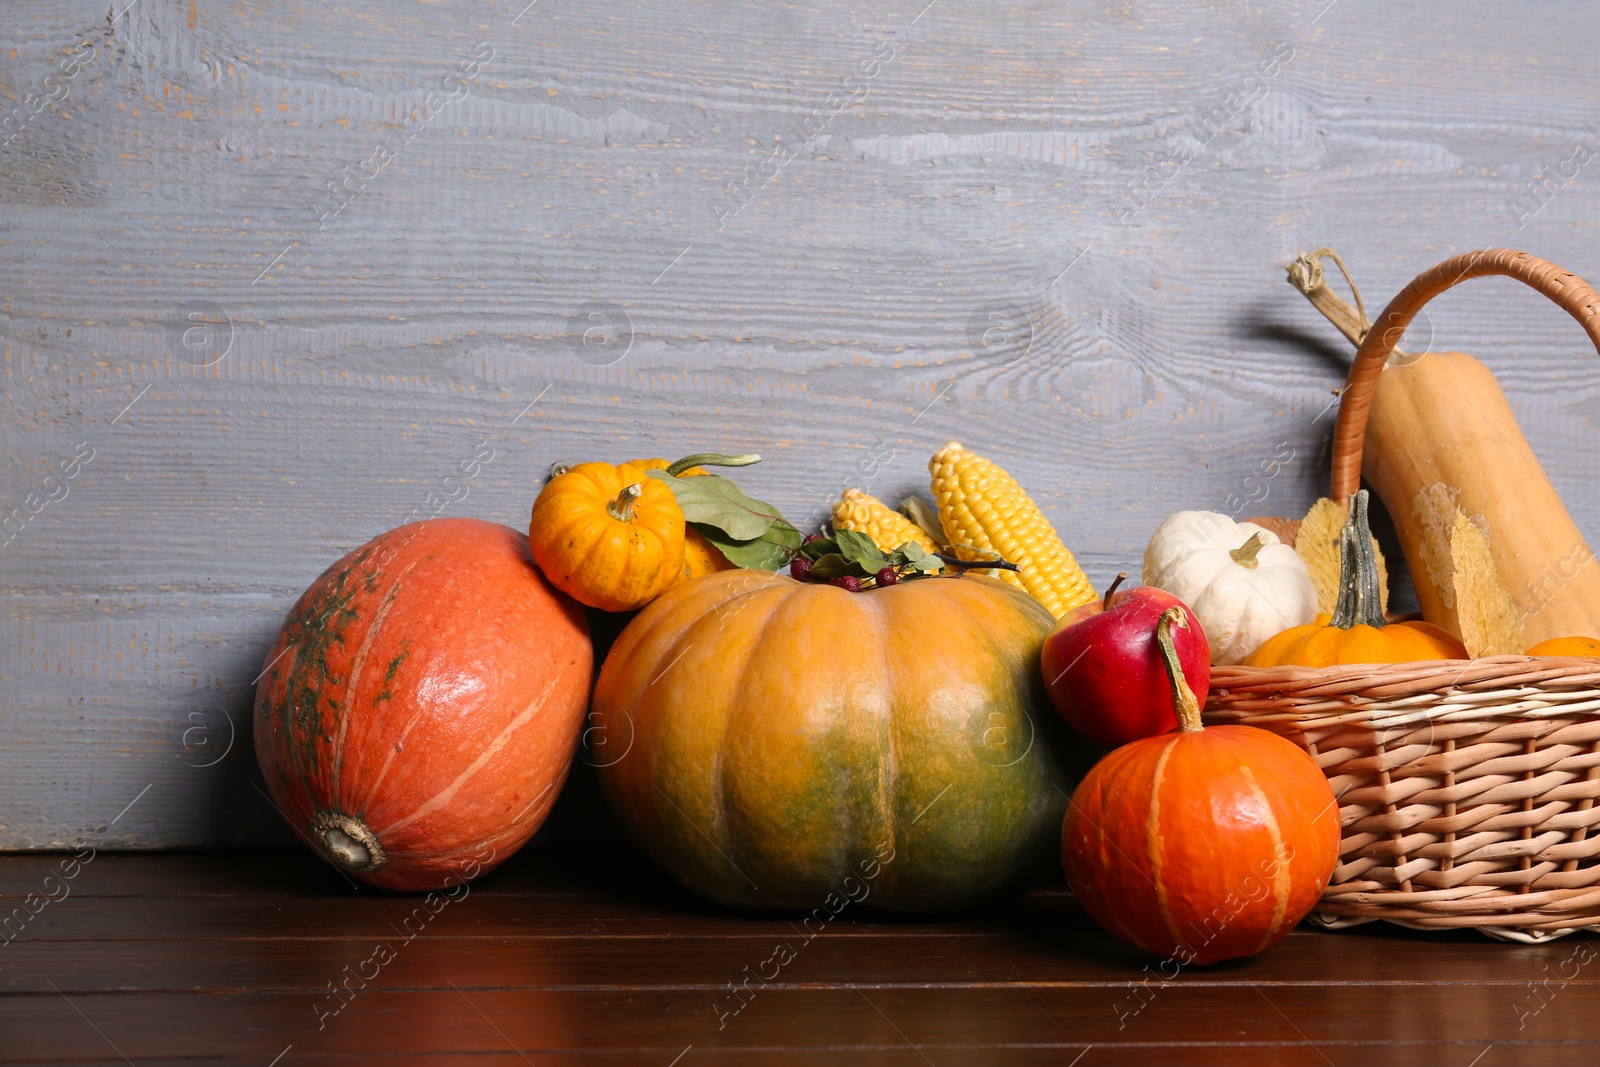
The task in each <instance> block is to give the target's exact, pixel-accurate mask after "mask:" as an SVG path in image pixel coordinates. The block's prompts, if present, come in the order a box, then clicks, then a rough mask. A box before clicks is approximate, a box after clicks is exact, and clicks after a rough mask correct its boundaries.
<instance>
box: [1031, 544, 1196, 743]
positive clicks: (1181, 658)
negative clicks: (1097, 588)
mask: <svg viewBox="0 0 1600 1067" xmlns="http://www.w3.org/2000/svg"><path fill="white" fill-rule="evenodd" d="M1126 577H1127V575H1126V574H1122V575H1119V576H1118V577H1117V580H1116V581H1115V582H1113V583H1112V584H1111V588H1110V589H1108V590H1106V595H1105V599H1104V600H1100V601H1095V602H1093V603H1090V604H1085V605H1083V606H1082V607H1079V608H1074V609H1073V610H1072V611H1069V612H1068V613H1067V614H1066V615H1065V616H1063V617H1062V619H1061V621H1060V622H1058V623H1056V628H1055V629H1054V630H1052V631H1051V632H1050V636H1049V637H1047V638H1045V640H1044V651H1043V652H1042V653H1041V659H1042V661H1043V667H1044V681H1045V685H1046V687H1047V688H1048V689H1049V691H1050V700H1051V702H1052V703H1053V704H1055V706H1056V710H1057V711H1059V712H1060V713H1061V717H1062V718H1063V719H1065V720H1067V723H1068V725H1070V726H1072V727H1073V729H1075V730H1077V731H1078V732H1079V733H1081V734H1083V735H1084V736H1085V737H1087V738H1089V740H1091V741H1093V742H1095V743H1096V744H1099V745H1104V746H1105V747H1107V748H1116V747H1117V746H1118V745H1125V744H1127V743H1128V742H1129V741H1137V740H1138V739H1139V738H1141V737H1154V736H1155V735H1157V734H1164V733H1166V732H1167V731H1169V730H1171V729H1173V728H1174V727H1176V726H1177V725H1178V719H1177V716H1176V715H1175V714H1174V713H1173V710H1172V704H1173V701H1172V685H1171V683H1170V682H1169V681H1168V680H1167V674H1166V670H1165V668H1164V667H1163V666H1162V661H1161V649H1160V648H1159V647H1158V646H1157V645H1156V622H1157V621H1158V620H1159V619H1160V618H1161V613H1162V612H1163V611H1165V610H1167V609H1168V608H1170V607H1180V608H1182V609H1183V613H1184V616H1185V617H1186V618H1187V619H1188V622H1189V625H1188V627H1187V628H1185V629H1180V628H1178V627H1176V626H1175V627H1173V629H1172V643H1173V646H1174V647H1175V648H1176V649H1177V651H1178V662H1179V664H1180V665H1181V666H1182V667H1183V675H1184V677H1185V678H1187V679H1188V681H1189V687H1190V688H1191V689H1193V690H1194V691H1195V693H1196V695H1198V696H1199V697H1200V699H1201V700H1202V701H1203V700H1204V699H1205V692H1206V690H1207V689H1208V688H1209V687H1210V685H1211V648H1210V646H1209V645H1208V644H1207V643H1206V635H1205V631H1203V630H1202V629H1201V628H1200V620H1199V619H1197V618H1195V617H1194V613H1193V612H1191V611H1190V610H1189V606H1188V605H1187V604H1185V603H1184V602H1183V601H1181V600H1179V599H1178V598H1177V597H1175V596H1173V595H1172V594H1171V593H1168V592H1164V591H1163V590H1160V589H1156V588H1155V587H1153V586H1148V585H1141V586H1135V587H1133V588H1132V589H1123V590H1121V591H1118V589H1117V586H1119V585H1121V584H1122V580H1123V579H1124V578H1126Z"/></svg>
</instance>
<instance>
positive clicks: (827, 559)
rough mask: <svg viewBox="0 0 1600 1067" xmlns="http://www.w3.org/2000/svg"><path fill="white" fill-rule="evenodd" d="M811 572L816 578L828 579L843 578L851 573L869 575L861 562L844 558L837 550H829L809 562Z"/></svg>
mask: <svg viewBox="0 0 1600 1067" xmlns="http://www.w3.org/2000/svg"><path fill="white" fill-rule="evenodd" d="M811 573H812V574H813V575H815V576H816V577H818V578H825V579H830V580H831V579H834V578H843V577H844V576H845V575H847V574H853V575H855V576H856V577H857V578H868V577H871V575H869V574H867V572H866V570H865V569H864V568H863V567H862V566H861V564H859V563H857V562H855V561H854V560H848V559H845V558H844V557H843V556H841V555H839V553H837V552H829V553H827V554H826V555H824V556H819V557H818V558H817V559H816V560H814V561H813V562H812V564H811Z"/></svg>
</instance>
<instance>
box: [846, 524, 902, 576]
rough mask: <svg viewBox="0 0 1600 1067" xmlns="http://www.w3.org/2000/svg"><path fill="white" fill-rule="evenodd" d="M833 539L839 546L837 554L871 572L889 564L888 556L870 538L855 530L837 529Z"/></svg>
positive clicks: (873, 572)
mask: <svg viewBox="0 0 1600 1067" xmlns="http://www.w3.org/2000/svg"><path fill="white" fill-rule="evenodd" d="M833 540H834V542H835V543H837V544H838V546H839V554H840V555H841V556H843V557H844V558H845V559H847V560H849V561H850V562H852V563H859V564H861V566H862V567H864V568H867V569H868V570H869V571H870V572H871V573H872V574H877V573H878V571H880V570H882V569H883V568H884V567H887V566H888V565H889V557H887V556H885V555H884V554H883V553H882V552H881V551H879V550H878V546H877V545H876V544H874V543H873V540H872V538H870V537H868V536H867V535H866V534H864V533H857V532H856V531H855V530H837V531H835V532H834V535H833Z"/></svg>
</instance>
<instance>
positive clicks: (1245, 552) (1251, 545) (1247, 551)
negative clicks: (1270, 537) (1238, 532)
mask: <svg viewBox="0 0 1600 1067" xmlns="http://www.w3.org/2000/svg"><path fill="white" fill-rule="evenodd" d="M1265 547H1267V539H1266V538H1265V537H1262V536H1261V534H1260V532H1259V531H1258V532H1256V533H1253V534H1251V535H1250V540H1248V541H1246V542H1245V543H1244V544H1242V545H1240V546H1239V547H1238V548H1236V549H1234V550H1233V551H1232V552H1229V553H1228V555H1230V556H1232V557H1233V561H1234V562H1235V563H1237V564H1238V565H1239V566H1241V567H1244V568H1246V569H1248V570H1252V571H1253V570H1255V569H1256V568H1257V567H1259V566H1261V561H1260V560H1258V559H1256V556H1258V555H1260V554H1261V550H1262V549H1263V548H1265Z"/></svg>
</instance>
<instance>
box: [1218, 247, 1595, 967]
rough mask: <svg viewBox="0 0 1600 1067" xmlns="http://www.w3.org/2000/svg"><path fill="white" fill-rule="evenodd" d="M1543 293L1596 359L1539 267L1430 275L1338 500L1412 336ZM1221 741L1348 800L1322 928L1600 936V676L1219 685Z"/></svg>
mask: <svg viewBox="0 0 1600 1067" xmlns="http://www.w3.org/2000/svg"><path fill="white" fill-rule="evenodd" d="M1489 274H1503V275H1507V276H1509V277H1512V278H1515V279H1517V280H1518V281H1521V282H1524V283H1525V284H1527V285H1530V286H1532V287H1533V288H1535V289H1537V290H1539V291H1540V292H1541V293H1544V294H1545V295H1546V296H1548V297H1549V298H1550V299H1551V300H1553V301H1555V302H1556V303H1557V304H1559V305H1561V307H1563V308H1565V309H1566V310H1567V311H1568V312H1569V313H1570V314H1571V315H1572V316H1573V317H1574V318H1576V319H1577V320H1578V321H1579V322H1580V323H1581V324H1582V325H1583V327H1584V329H1585V331H1586V332H1587V333H1588V335H1589V338H1590V340H1592V341H1594V342H1595V345H1596V347H1597V348H1600V294H1597V293H1596V292H1595V291H1594V290H1593V289H1591V288H1590V287H1589V286H1588V285H1587V284H1586V283H1585V282H1584V281H1583V280H1582V279H1580V278H1578V277H1577V276H1575V275H1572V274H1568V273H1567V272H1565V271H1563V270H1561V268H1559V267H1557V266H1555V265H1554V264H1552V263H1549V262H1547V261H1545V260H1542V259H1539V258H1537V257H1535V256H1530V255H1528V254H1527V253H1525V252H1513V251H1509V250H1506V249H1488V250H1484V251H1481V252H1473V253H1469V254H1466V255H1461V256H1456V257H1455V258H1453V259H1449V260H1446V261H1445V262H1443V263H1440V264H1439V265H1438V266H1436V267H1433V268H1431V269H1429V270H1427V271H1425V272H1423V273H1422V274H1420V275H1418V276H1417V278H1416V280H1415V281H1413V282H1412V283H1411V284H1410V285H1408V286H1407V287H1406V288H1405V289H1404V290H1403V291H1402V292H1401V293H1400V294H1399V295H1398V296H1396V297H1395V298H1394V300H1393V301H1391V302H1390V304H1389V306H1388V307H1387V308H1386V309H1384V312H1383V314H1382V315H1381V316H1380V317H1379V319H1378V323H1377V325H1376V326H1375V327H1373V328H1372V329H1371V330H1369V331H1368V333H1367V335H1366V338H1365V339H1364V340H1363V341H1362V343H1361V348H1360V350H1359V351H1358V352H1357V353H1356V358H1355V362H1354V363H1353V364H1352V365H1351V369H1350V377H1349V380H1348V381H1347V383H1346V385H1345V390H1344V394H1343V398H1342V400H1341V403H1340V410H1339V421H1338V424H1337V426H1336V428H1335V430H1334V444H1333V491H1332V496H1333V499H1334V500H1335V501H1338V502H1341V503H1342V502H1344V501H1345V500H1346V499H1347V498H1348V496H1349V495H1350V494H1351V493H1352V492H1354V491H1355V489H1356V488H1357V487H1358V485H1359V483H1360V477H1361V447H1362V440H1363V437H1364V434H1365V432H1366V422H1367V413H1368V409H1369V408H1370V406H1371V403H1372V397H1373V393H1374V392H1375V391H1376V389H1377V385H1378V374H1379V372H1380V371H1381V370H1382V369H1383V366H1384V363H1385V361H1386V360H1387V359H1388V356H1389V353H1390V350H1391V349H1393V348H1394V345H1395V342H1396V341H1397V340H1398V339H1399V337H1400V335H1401V334H1402V333H1404V332H1405V328H1406V326H1407V325H1408V324H1409V323H1410V322H1411V320H1412V318H1413V317H1414V316H1415V315H1416V313H1417V312H1418V311H1419V310H1420V309H1421V308H1422V306H1423V305H1424V304H1426V303H1427V302H1428V301H1429V300H1431V299H1432V298H1433V297H1435V296H1437V295H1439V294H1440V293H1442V292H1444V291H1445V290H1447V289H1449V288H1450V287H1452V286H1454V285H1456V284H1458V283H1460V282H1463V281H1465V280H1466V279H1468V278H1476V277H1481V276H1483V275H1489ZM1205 717H1206V721H1207V722H1208V723H1247V724H1249V725H1251V726H1260V727H1264V728H1266V729H1269V730H1272V731H1274V732H1276V733H1279V734H1282V735H1284V736H1285V737H1288V738H1290V739H1291V740H1293V741H1295V742H1296V743H1298V744H1300V745H1301V746H1303V747H1304V748H1305V749H1306V751H1308V752H1309V753H1310V754H1311V756H1312V757H1313V758H1314V759H1315V760H1316V761H1317V763H1318V765H1320V766H1321V767H1322V769H1323V771H1324V772H1325V773H1326V774H1327V776H1328V780H1329V782H1330V783H1331V784H1332V785H1333V789H1334V794H1335V796H1337V797H1338V802H1339V811H1340V816H1341V819H1342V822H1343V826H1344V836H1343V839H1342V841H1341V842H1340V845H1339V865H1338V867H1337V868H1336V869H1335V870H1334V873H1333V879H1332V881H1331V882H1330V883H1329V885H1328V889H1327V891H1326V893H1324V895H1323V898H1322V901H1321V903H1320V904H1319V905H1318V908H1317V910H1316V911H1315V912H1313V913H1312V916H1311V920H1312V921H1313V922H1317V923H1319V924H1321V925H1324V926H1329V927H1339V926H1351V925H1354V924H1357V923H1362V922H1371V921H1373V920H1375V919H1384V920H1387V921H1389V922H1394V923H1399V924H1401V925H1404V926H1411V927H1416V928H1419V929H1430V930H1431V929H1444V928H1457V927H1464V928H1471V929H1477V930H1480V931H1482V932H1483V933H1485V934H1488V935H1490V936H1491V937H1498V938H1503V939H1508V940H1516V941H1529V942H1535V941H1545V940H1549V939H1551V938H1555V937H1559V936H1561V935H1563V934H1568V933H1572V932H1573V931H1576V930H1581V929H1585V928H1588V927H1594V926H1600V833H1595V834H1594V835H1592V836H1591V835H1590V828H1591V827H1597V828H1600V807H1596V805H1595V802H1596V800H1597V799H1600V661H1597V660H1589V659H1557V658H1549V657H1529V656H1491V657H1485V658H1482V659H1477V660H1470V661H1467V660H1435V661H1432V662H1426V663H1397V664H1386V665H1376V666H1336V667H1326V668H1311V667H1278V668H1251V667H1217V668H1215V669H1213V671H1212V674H1211V692H1210V695H1209V699H1208V700H1207V702H1206V716H1205Z"/></svg>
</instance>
